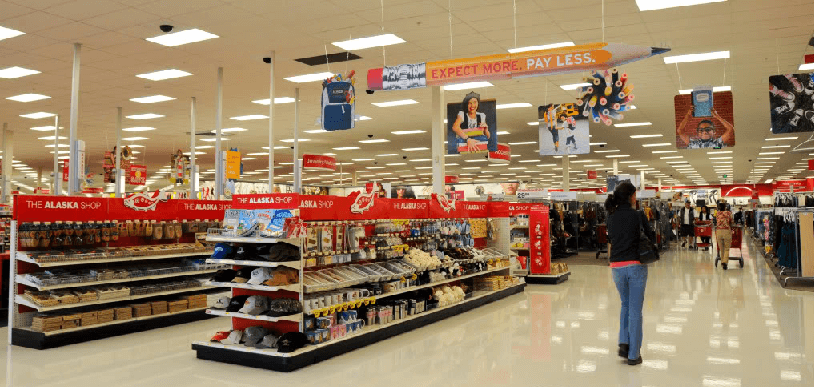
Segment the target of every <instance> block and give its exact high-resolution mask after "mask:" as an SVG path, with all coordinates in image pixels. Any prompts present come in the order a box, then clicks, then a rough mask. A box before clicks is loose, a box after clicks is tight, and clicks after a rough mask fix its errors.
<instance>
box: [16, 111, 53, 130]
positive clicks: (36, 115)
mask: <svg viewBox="0 0 814 387" xmlns="http://www.w3.org/2000/svg"><path fill="white" fill-rule="evenodd" d="M55 115H56V114H54V113H46V112H37V113H28V114H20V117H23V118H31V119H33V120H39V119H41V118H48V117H53V116H55ZM53 128H54V127H53V126H52V127H51V129H53Z"/></svg>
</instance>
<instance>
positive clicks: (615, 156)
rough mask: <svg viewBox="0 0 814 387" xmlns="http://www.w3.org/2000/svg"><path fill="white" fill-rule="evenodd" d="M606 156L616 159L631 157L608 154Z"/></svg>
mask: <svg viewBox="0 0 814 387" xmlns="http://www.w3.org/2000/svg"><path fill="white" fill-rule="evenodd" d="M605 157H606V158H609V159H615V158H622V157H630V155H607V156H605Z"/></svg>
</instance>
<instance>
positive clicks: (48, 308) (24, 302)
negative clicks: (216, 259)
mask: <svg viewBox="0 0 814 387" xmlns="http://www.w3.org/2000/svg"><path fill="white" fill-rule="evenodd" d="M209 289H211V288H210V287H207V286H202V287H196V288H186V289H178V290H168V291H166V292H158V293H150V294H140V295H135V296H127V297H121V298H111V299H108V300H96V301H90V302H79V303H76V304H58V305H54V306H40V305H37V304H36V303H34V302H33V301H30V300H28V299H26V298H25V297H24V296H22V295H17V296H15V297H14V303H16V304H19V305H25V306H27V307H29V308H33V309H36V310H37V311H39V312H50V311H52V310H59V309H73V308H81V307H83V306H88V305H99V304H111V303H114V302H120V301H133V300H140V299H142V298H151V297H158V296H166V295H170V294H178V293H188V292H195V291H201V290H209Z"/></svg>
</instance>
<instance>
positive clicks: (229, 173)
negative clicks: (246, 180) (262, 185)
mask: <svg viewBox="0 0 814 387" xmlns="http://www.w3.org/2000/svg"><path fill="white" fill-rule="evenodd" d="M226 178H227V179H233V180H237V179H239V178H240V152H238V151H234V150H229V151H226Z"/></svg>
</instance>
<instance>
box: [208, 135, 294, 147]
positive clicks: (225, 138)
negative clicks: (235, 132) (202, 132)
mask: <svg viewBox="0 0 814 387" xmlns="http://www.w3.org/2000/svg"><path fill="white" fill-rule="evenodd" d="M220 140H221V141H229V138H228V137H221V139H220ZM201 141H203V142H216V141H218V139H217V138H202V139H201ZM283 148H285V147H283Z"/></svg>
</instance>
